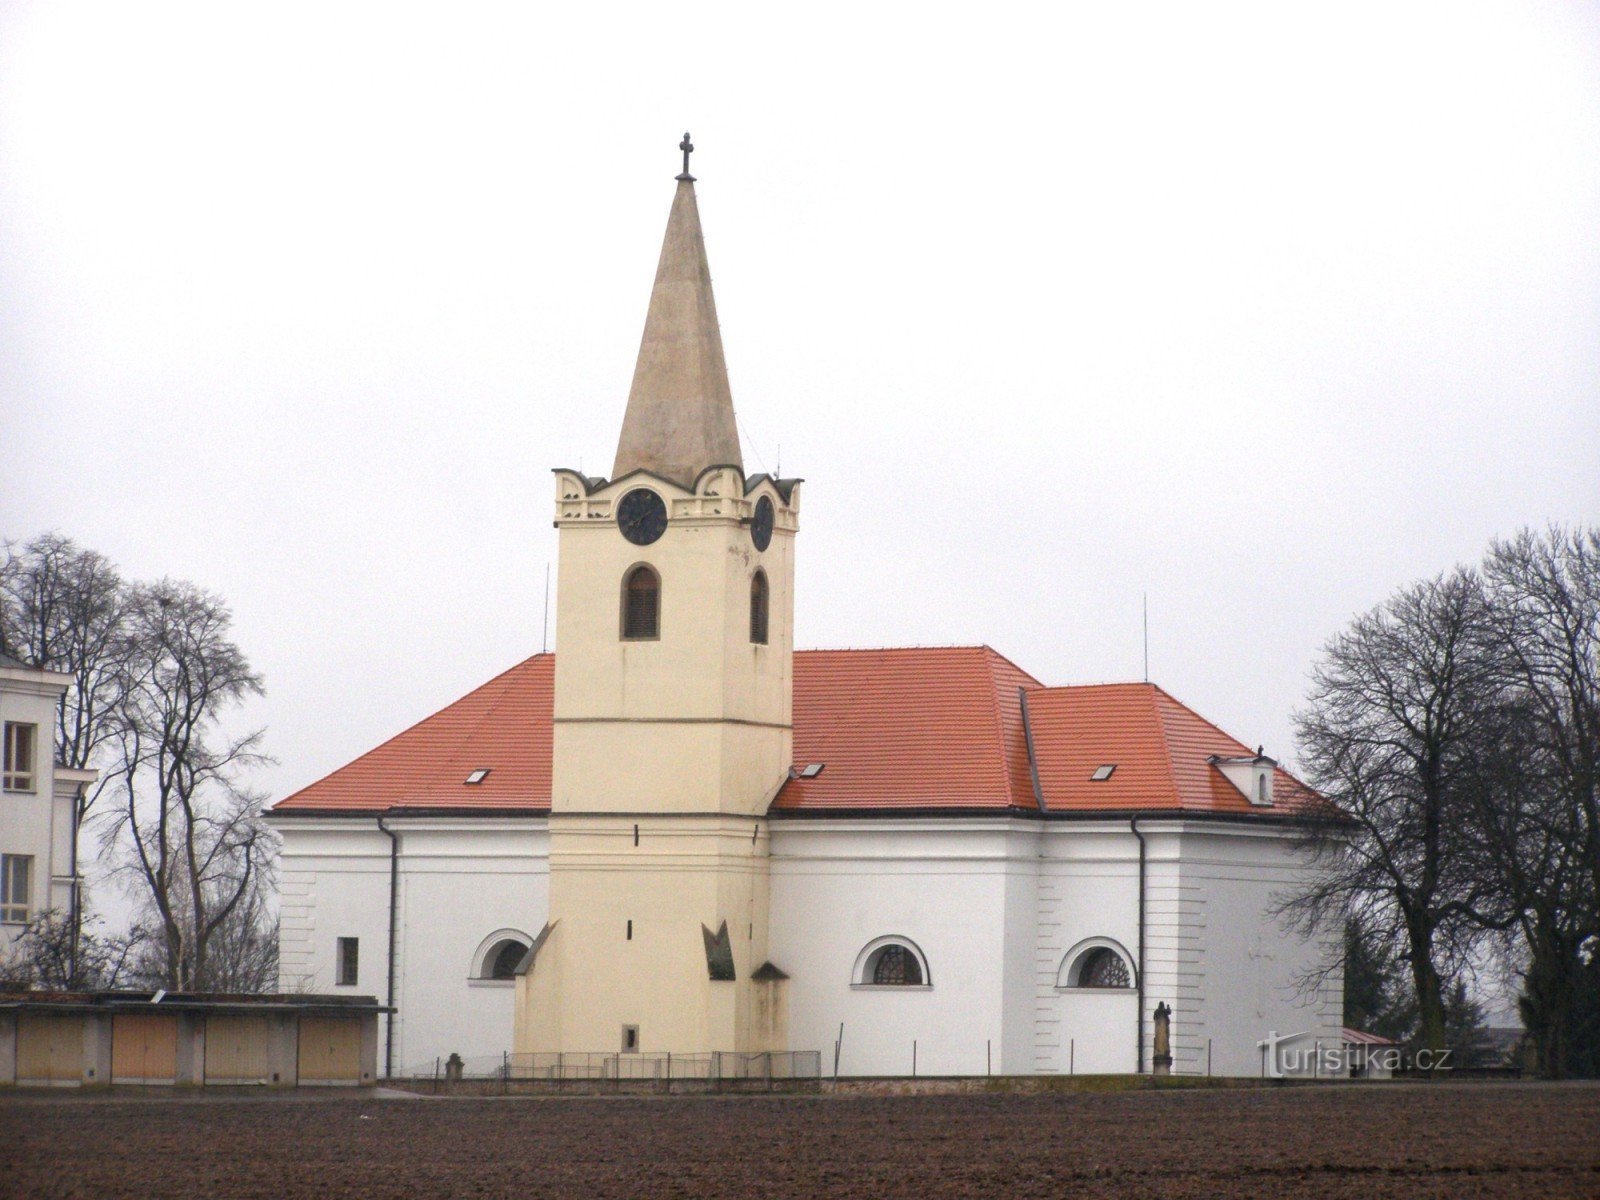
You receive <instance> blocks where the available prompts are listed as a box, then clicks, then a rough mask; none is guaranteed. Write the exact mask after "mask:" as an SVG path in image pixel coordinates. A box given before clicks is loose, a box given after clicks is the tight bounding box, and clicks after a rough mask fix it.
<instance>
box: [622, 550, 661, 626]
mask: <svg viewBox="0 0 1600 1200" xmlns="http://www.w3.org/2000/svg"><path fill="white" fill-rule="evenodd" d="M660 636H661V576H659V575H657V574H656V573H655V572H654V571H653V570H651V569H650V568H649V567H647V566H644V565H643V564H640V565H639V566H637V567H635V568H633V570H631V571H629V572H628V574H627V575H626V576H625V577H624V578H623V581H622V637H623V639H624V640H625V641H653V640H654V639H656V638H659V637H660Z"/></svg>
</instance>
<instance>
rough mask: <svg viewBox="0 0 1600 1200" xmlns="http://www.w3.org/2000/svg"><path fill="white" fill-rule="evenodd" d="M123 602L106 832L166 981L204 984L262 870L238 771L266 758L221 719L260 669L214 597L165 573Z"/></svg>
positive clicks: (252, 901)
mask: <svg viewBox="0 0 1600 1200" xmlns="http://www.w3.org/2000/svg"><path fill="white" fill-rule="evenodd" d="M129 611H130V631H131V635H132V639H133V643H134V646H135V647H136V653H135V656H134V657H133V658H132V659H131V661H130V663H129V667H128V673H127V683H126V687H125V690H124V691H123V694H122V696H121V699H120V704H119V709H120V711H121V729H120V735H119V740H120V747H119V754H118V756H117V763H116V767H115V770H114V772H113V774H112V776H111V779H110V781H109V792H108V794H109V795H111V796H112V798H113V799H112V803H113V804H114V806H115V811H114V814H113V817H114V819H113V820H112V821H111V823H110V826H109V828H108V830H107V838H108V839H109V840H111V841H114V842H120V844H121V846H122V853H123V860H124V867H125V869H126V870H127V871H128V872H130V873H131V875H132V876H133V878H134V879H135V880H136V881H137V883H138V884H139V891H140V892H141V893H143V894H144V895H145V897H146V898H147V899H148V902H149V906H150V911H151V913H152V915H153V920H152V924H153V926H154V937H155V939H156V944H157V946H158V948H159V962H160V974H161V980H162V982H163V983H164V985H165V986H167V987H170V988H174V989H184V990H193V989H201V988H207V987H210V986H212V982H213V977H214V975H215V970H214V965H213V962H212V958H213V954H214V951H215V950H216V949H217V948H218V946H219V945H220V944H222V942H219V938H220V939H222V940H223V942H225V941H226V937H227V935H226V933H225V931H226V930H227V929H228V928H229V922H230V921H233V920H236V919H237V918H238V916H239V915H240V914H244V913H258V912H259V908H258V904H259V901H260V898H261V895H262V889H263V887H264V886H266V885H267V883H268V882H269V880H270V871H271V866H272V859H273V851H274V848H275V846H274V841H273V838H272V835H271V833H270V831H269V830H268V829H267V828H266V827H265V825H264V824H263V823H262V821H261V806H262V798H261V797H260V796H258V795H255V794H253V793H250V792H249V791H247V790H244V789H243V788H242V787H241V786H240V782H239V776H240V773H241V772H242V771H243V770H244V769H246V768H248V767H249V766H251V765H254V764H256V763H259V762H262V761H264V758H263V756H262V755H261V754H260V752H259V749H258V748H259V746H260V742H261V733H260V731H255V732H252V733H247V734H244V735H243V736H238V737H230V736H228V735H226V734H225V733H224V731H223V729H222V728H221V719H222V717H223V715H224V714H225V713H226V712H227V711H228V710H229V709H231V708H232V707H233V706H235V705H237V704H238V703H240V702H241V701H243V700H245V699H247V698H248V697H250V696H253V695H258V694H260V693H261V690H262V688H261V679H260V677H259V676H258V675H257V674H256V673H255V672H254V671H252V670H251V668H250V664H249V663H248V661H247V660H246V659H245V656H244V654H243V653H242V652H241V651H240V649H239V647H238V646H237V645H235V644H234V642H233V641H232V640H231V638H230V636H229V632H230V625H231V619H232V618H231V614H230V613H229V611H228V608H227V606H226V605H225V604H224V603H223V602H222V601H221V600H220V599H219V598H218V597H216V596H214V595H211V594H210V593H208V592H205V591H203V590H201V589H199V588H197V587H195V586H193V585H192V584H187V583H175V582H171V581H167V580H163V581H161V582H159V583H155V584H149V585H141V586H138V587H135V588H134V589H132V595H131V601H130V606H129Z"/></svg>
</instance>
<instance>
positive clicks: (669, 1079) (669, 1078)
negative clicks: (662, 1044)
mask: <svg viewBox="0 0 1600 1200" xmlns="http://www.w3.org/2000/svg"><path fill="white" fill-rule="evenodd" d="M667 1095H669V1096H670V1095H672V1051H671V1050H668V1051H667Z"/></svg>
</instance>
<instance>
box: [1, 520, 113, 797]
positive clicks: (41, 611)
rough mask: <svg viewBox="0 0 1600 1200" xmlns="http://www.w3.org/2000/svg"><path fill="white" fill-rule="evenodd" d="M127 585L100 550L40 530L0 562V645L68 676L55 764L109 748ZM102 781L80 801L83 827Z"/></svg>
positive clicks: (92, 763) (91, 757) (88, 760)
mask: <svg viewBox="0 0 1600 1200" xmlns="http://www.w3.org/2000/svg"><path fill="white" fill-rule="evenodd" d="M128 603H129V589H128V587H127V585H126V584H125V583H124V582H123V580H122V577H121V575H119V574H118V572H117V569H116V567H115V566H113V565H112V564H111V562H110V561H109V560H108V559H107V558H106V557H105V556H104V555H102V554H99V553H97V552H96V551H93V550H85V549H83V548H81V547H80V546H78V545H77V544H76V543H75V542H73V541H72V539H71V538H66V537H62V536H61V535H60V534H56V533H45V534H40V535H39V536H38V537H36V538H33V539H32V540H30V541H29V542H27V543H26V544H25V545H23V546H22V547H21V548H20V549H19V548H18V547H17V546H16V545H15V544H13V543H10V542H8V543H6V545H5V548H4V559H3V561H0V650H4V651H6V652H7V653H9V654H12V655H15V656H16V657H18V658H21V659H23V660H24V661H26V662H29V663H31V664H33V665H34V666H38V667H43V668H45V669H46V670H50V671H59V672H62V673H64V674H67V675H70V676H72V683H71V684H70V685H69V686H68V688H67V691H66V693H65V694H64V695H63V696H62V697H61V702H60V706H59V711H58V714H57V721H56V735H55V752H56V761H57V762H59V763H61V764H62V765H64V766H68V767H74V768H78V769H85V768H93V767H98V766H100V765H101V764H102V762H103V760H104V759H105V756H106V752H107V751H108V750H114V749H115V743H116V740H117V735H118V733H119V731H120V728H121V720H122V714H121V713H120V712H119V710H118V701H119V699H120V698H121V696H122V693H123V690H124V689H125V687H126V673H127V668H128V664H129V660H130V657H131V655H132V651H133V645H132V641H131V638H130V636H129V628H128V626H129V621H128V617H129V611H128ZM103 786H104V784H103V781H102V784H101V785H100V786H99V787H96V788H94V789H91V790H89V791H87V792H86V793H85V794H84V795H83V796H82V797H80V798H79V801H78V814H77V815H78V822H79V825H80V826H81V825H82V823H83V821H84V819H85V818H87V817H88V815H89V813H90V811H91V810H92V809H93V807H94V803H95V800H96V799H97V798H98V797H99V795H100V791H101V789H102V788H103Z"/></svg>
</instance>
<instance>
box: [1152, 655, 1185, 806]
mask: <svg viewBox="0 0 1600 1200" xmlns="http://www.w3.org/2000/svg"><path fill="white" fill-rule="evenodd" d="M1142 686H1143V687H1144V688H1146V689H1147V691H1146V693H1145V694H1146V696H1148V698H1149V701H1150V712H1151V714H1152V715H1153V716H1154V717H1155V719H1156V728H1157V729H1158V730H1160V732H1161V759H1162V761H1163V762H1164V763H1166V765H1167V782H1168V783H1169V784H1171V785H1172V800H1173V803H1174V804H1176V805H1177V806H1178V807H1179V808H1182V807H1183V790H1182V789H1181V788H1180V787H1179V786H1178V767H1177V764H1176V763H1174V762H1173V761H1172V729H1171V727H1170V726H1169V725H1168V724H1167V714H1166V713H1164V712H1162V711H1161V702H1160V701H1159V700H1158V699H1157V698H1156V697H1157V696H1165V695H1166V693H1165V692H1163V691H1162V690H1161V689H1160V688H1159V687H1158V686H1157V685H1155V684H1153V683H1146V684H1143V685H1142Z"/></svg>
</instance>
